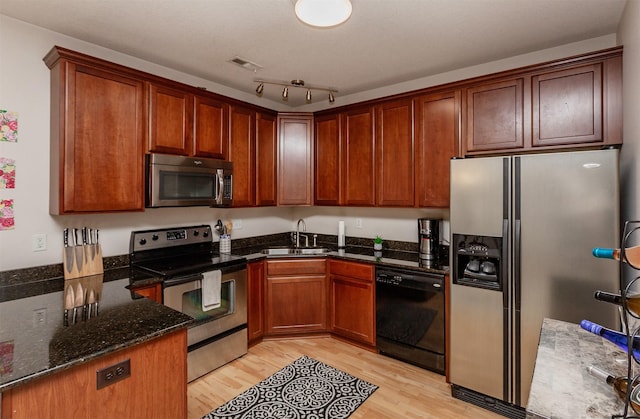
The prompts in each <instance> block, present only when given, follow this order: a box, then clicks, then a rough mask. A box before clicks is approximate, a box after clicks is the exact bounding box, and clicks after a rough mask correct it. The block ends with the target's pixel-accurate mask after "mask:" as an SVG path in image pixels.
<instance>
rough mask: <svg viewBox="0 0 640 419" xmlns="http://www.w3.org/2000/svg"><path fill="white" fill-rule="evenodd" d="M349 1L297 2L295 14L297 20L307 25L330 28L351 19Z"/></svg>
mask: <svg viewBox="0 0 640 419" xmlns="http://www.w3.org/2000/svg"><path fill="white" fill-rule="evenodd" d="M351 10H352V7H351V1H349V0H297V1H296V5H295V12H296V16H297V18H298V19H300V20H301V21H302V22H304V23H306V24H307V25H311V26H315V27H319V28H331V27H333V26H337V25H339V24H341V23H343V22H345V21H346V20H347V19H349V17H351Z"/></svg>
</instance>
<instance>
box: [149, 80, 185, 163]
mask: <svg viewBox="0 0 640 419" xmlns="http://www.w3.org/2000/svg"><path fill="white" fill-rule="evenodd" d="M148 86H149V151H150V152H153V153H170V154H180V155H188V154H189V153H190V151H191V142H192V120H193V113H192V101H193V96H192V95H190V94H189V93H187V92H185V91H182V90H179V89H173V88H170V87H166V86H161V85H155V84H152V83H149V84H148Z"/></svg>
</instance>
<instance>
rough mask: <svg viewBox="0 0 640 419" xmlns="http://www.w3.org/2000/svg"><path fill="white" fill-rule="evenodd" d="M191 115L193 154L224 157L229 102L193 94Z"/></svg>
mask: <svg viewBox="0 0 640 419" xmlns="http://www.w3.org/2000/svg"><path fill="white" fill-rule="evenodd" d="M193 117H194V122H193V155H194V156H196V157H209V158H214V159H225V158H226V157H227V154H228V151H227V147H228V145H229V104H228V103H226V102H224V101H222V100H218V99H214V98H211V97H205V96H201V95H195V96H194V98H193Z"/></svg>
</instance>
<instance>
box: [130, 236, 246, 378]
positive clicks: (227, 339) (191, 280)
mask: <svg viewBox="0 0 640 419" xmlns="http://www.w3.org/2000/svg"><path fill="white" fill-rule="evenodd" d="M212 236H213V235H212V233H211V227H210V226H208V225H199V226H191V227H179V228H166V229H157V230H144V231H134V232H132V233H131V242H130V244H129V249H130V258H131V268H132V272H133V273H132V275H133V276H135V272H136V271H140V272H143V273H144V274H147V275H149V274H150V275H154V276H157V277H160V278H162V279H163V284H162V288H163V303H164V304H165V305H166V306H169V307H171V308H173V309H175V310H177V311H180V312H182V313H185V314H188V315H189V316H191V317H193V318H195V319H196V322H195V324H194V325H193V326H192V327H190V328H189V329H188V331H187V344H188V354H187V366H188V380H189V381H192V380H194V379H196V378H198V377H200V376H202V375H204V374H207V373H208V372H210V371H212V370H214V369H216V368H218V367H219V366H221V365H223V364H226V363H227V362H229V361H231V360H233V359H236V358H238V357H240V356H242V355H244V354H245V353H247V271H246V260H245V259H244V258H241V257H237V256H231V255H226V254H220V255H214V254H213V251H212ZM218 270H219V271H220V274H221V279H220V298H219V300H220V305H219V307H217V308H212V309H210V310H204V309H203V304H202V303H203V301H202V281H203V280H204V277H205V275H207V273H209V272H213V271H218Z"/></svg>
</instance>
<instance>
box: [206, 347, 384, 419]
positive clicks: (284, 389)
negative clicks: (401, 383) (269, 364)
mask: <svg viewBox="0 0 640 419" xmlns="http://www.w3.org/2000/svg"><path fill="white" fill-rule="evenodd" d="M377 389H378V386H376V385H373V384H371V383H368V382H366V381H364V380H361V379H359V378H357V377H354V376H353V375H350V374H347V373H346V372H344V371H340V370H338V369H336V368H333V367H331V366H329V365H327V364H323V363H322V362H320V361H317V360H315V359H313V358H309V357H308V356H303V357H301V358H298V359H297V360H295V361H294V362H292V363H291V364H289V365H287V366H286V367H284V368H283V369H281V370H280V371H278V372H276V373H275V374H273V375H272V376H271V377H268V378H266V379H265V380H264V381H262V382H261V383H259V384H256V385H255V386H253V387H251V388H250V389H249V390H247V391H245V392H244V393H242V394H240V395H239V396H236V397H235V398H234V399H232V400H230V401H228V402H227V403H225V404H223V405H222V406H220V407H218V408H217V409H215V410H213V411H212V412H211V413H209V414H208V415H206V416H203V418H202V419H229V418H231V419H241V418H242V419H244V418H247V419H249V418H252V419H267V418H278V419H285V418H286V419H289V418H290V419H339V418H347V417H349V415H351V413H353V412H354V411H355V410H356V409H357V408H358V407H359V406H360V405H361V404H362V403H363V402H364V401H365V400H367V398H368V397H369V396H370V395H371V394H373V392H374V391H376V390H377Z"/></svg>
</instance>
